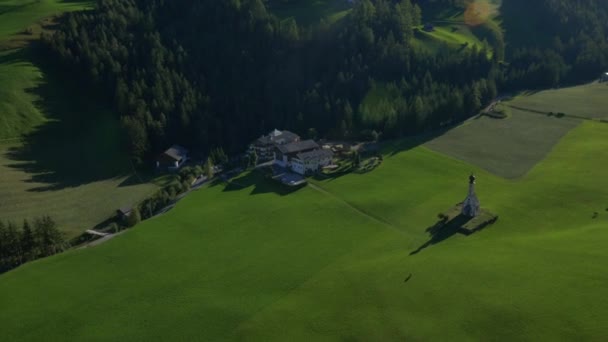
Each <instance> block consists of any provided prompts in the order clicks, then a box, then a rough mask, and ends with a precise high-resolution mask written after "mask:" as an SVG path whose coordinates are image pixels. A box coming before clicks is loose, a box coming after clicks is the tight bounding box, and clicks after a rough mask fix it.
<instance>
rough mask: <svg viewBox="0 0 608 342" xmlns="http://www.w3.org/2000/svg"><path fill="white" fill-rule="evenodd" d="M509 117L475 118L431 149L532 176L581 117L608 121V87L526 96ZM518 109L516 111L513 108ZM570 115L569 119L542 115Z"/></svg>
mask: <svg viewBox="0 0 608 342" xmlns="http://www.w3.org/2000/svg"><path fill="white" fill-rule="evenodd" d="M504 105H505V106H507V107H508V109H509V111H510V112H511V116H510V117H509V118H508V119H492V118H488V117H481V118H476V119H473V120H469V121H467V122H465V123H464V124H462V125H460V126H459V127H457V128H455V129H453V130H451V131H449V132H447V133H446V134H444V135H442V136H441V137H439V138H437V139H434V140H433V141H430V142H429V143H428V144H427V146H428V147H430V148H431V149H433V150H436V151H439V152H442V153H446V154H448V155H450V156H453V157H455V158H458V159H461V160H464V161H467V162H469V163H472V164H475V165H478V166H479V167H482V168H484V169H486V170H489V171H491V172H493V173H495V174H498V175H501V176H503V177H507V178H516V177H520V176H522V175H524V174H525V173H526V172H528V171H529V170H530V169H531V168H532V167H533V166H534V165H535V164H536V163H538V162H539V161H541V160H542V159H543V158H544V157H545V156H546V155H547V153H549V152H550V151H551V149H552V148H553V146H554V144H555V143H556V142H557V141H559V139H560V138H561V137H562V136H564V135H565V134H566V133H567V132H568V131H569V130H570V129H572V128H574V127H575V126H576V125H578V124H579V123H580V122H581V120H579V119H578V118H591V119H608V114H606V110H605V108H608V85H606V84H601V83H591V84H587V85H581V86H576V87H570V88H561V89H553V90H545V91H540V92H535V93H531V94H523V95H519V96H517V97H515V98H514V99H513V100H509V101H505V102H504ZM511 106H512V107H511ZM548 112H553V113H558V112H562V113H565V114H566V117H563V118H557V117H555V116H548V115H543V114H542V113H548Z"/></svg>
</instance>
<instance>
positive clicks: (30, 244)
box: [21, 220, 36, 261]
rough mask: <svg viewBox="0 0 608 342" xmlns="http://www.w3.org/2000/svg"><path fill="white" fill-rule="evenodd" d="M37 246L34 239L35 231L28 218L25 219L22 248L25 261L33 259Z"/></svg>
mask: <svg viewBox="0 0 608 342" xmlns="http://www.w3.org/2000/svg"><path fill="white" fill-rule="evenodd" d="M35 247H36V241H34V233H33V232H32V227H31V226H30V223H29V222H28V220H23V232H22V233H21V250H22V251H23V259H24V260H25V261H28V260H32V259H33V258H34V257H35V255H34V248H35Z"/></svg>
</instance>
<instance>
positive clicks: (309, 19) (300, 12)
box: [267, 0, 352, 26]
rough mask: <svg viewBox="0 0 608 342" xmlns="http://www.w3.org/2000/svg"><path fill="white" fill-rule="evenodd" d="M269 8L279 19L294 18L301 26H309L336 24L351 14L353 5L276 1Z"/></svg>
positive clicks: (340, 0)
mask: <svg viewBox="0 0 608 342" xmlns="http://www.w3.org/2000/svg"><path fill="white" fill-rule="evenodd" d="M267 7H268V9H269V10H270V11H271V12H272V13H273V14H274V15H276V16H278V17H279V18H282V19H287V18H294V19H295V20H296V22H297V23H298V24H299V25H304V26H308V25H313V24H318V23H319V21H321V20H325V21H326V22H328V23H330V24H331V23H335V22H337V21H339V20H340V19H342V18H344V16H346V15H347V14H348V12H350V9H351V8H352V5H351V4H349V3H348V1H346V0H310V1H299V2H296V3H290V4H283V3H281V2H280V1H276V0H275V1H270V3H269V4H268V5H267Z"/></svg>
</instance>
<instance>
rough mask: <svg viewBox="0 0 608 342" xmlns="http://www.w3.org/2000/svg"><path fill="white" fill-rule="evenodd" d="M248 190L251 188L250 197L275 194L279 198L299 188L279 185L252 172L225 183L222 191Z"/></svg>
mask: <svg viewBox="0 0 608 342" xmlns="http://www.w3.org/2000/svg"><path fill="white" fill-rule="evenodd" d="M249 188H251V192H250V193H249V194H250V195H260V194H268V193H275V194H278V195H280V196H287V195H289V194H292V193H294V192H295V191H297V190H298V189H300V188H301V187H288V186H286V185H283V184H281V183H279V182H278V181H273V180H270V179H266V178H265V177H264V176H263V175H262V174H260V173H259V172H256V171H252V172H249V173H247V174H245V175H244V176H241V177H238V178H234V179H231V180H229V181H227V184H226V186H225V187H224V190H223V191H224V192H230V191H242V190H244V189H249Z"/></svg>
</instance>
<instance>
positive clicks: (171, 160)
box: [156, 145, 188, 171]
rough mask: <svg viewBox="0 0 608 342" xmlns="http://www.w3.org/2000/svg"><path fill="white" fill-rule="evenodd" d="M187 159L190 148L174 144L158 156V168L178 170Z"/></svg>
mask: <svg viewBox="0 0 608 342" xmlns="http://www.w3.org/2000/svg"><path fill="white" fill-rule="evenodd" d="M186 161H188V150H187V149H186V148H184V147H182V146H179V145H173V146H171V147H170V148H169V149H168V150H166V151H165V152H163V153H161V154H160V155H159V156H158V157H157V158H156V168H157V169H161V170H162V169H166V170H168V171H177V170H179V169H180V168H181V167H182V166H183V165H184V163H185V162H186Z"/></svg>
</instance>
